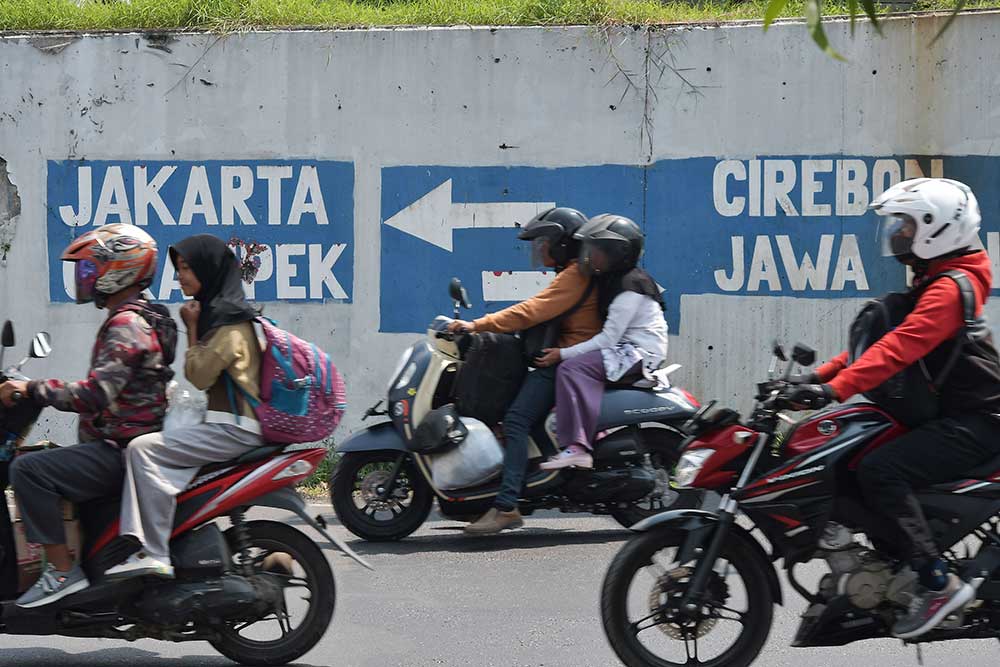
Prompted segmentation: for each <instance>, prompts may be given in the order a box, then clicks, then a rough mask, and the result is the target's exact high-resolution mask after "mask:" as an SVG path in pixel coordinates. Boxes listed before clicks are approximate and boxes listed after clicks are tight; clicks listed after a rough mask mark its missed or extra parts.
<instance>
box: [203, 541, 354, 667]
mask: <svg viewBox="0 0 1000 667" xmlns="http://www.w3.org/2000/svg"><path fill="white" fill-rule="evenodd" d="M244 529H245V530H246V531H247V532H246V534H247V537H248V543H249V546H250V547H251V548H259V549H262V550H266V551H268V552H270V553H272V554H274V553H277V554H288V555H289V556H291V558H292V560H294V561H295V562H296V563H297V564H298V566H299V567H301V568H302V570H303V572H304V573H305V576H304V577H302V579H304V580H306V581H307V582H309V584H310V586H309V593H310V598H309V611H308V612H306V615H305V617H304V618H303V620H302V623H300V624H299V625H298V626H297V627H295V628H290V629H289V631H288V632H287V634H283V636H282V637H281V638H279V639H277V640H264V641H261V640H254V639H250V638H248V637H244V636H242V635H241V634H240V633H239V631H238V630H237V629H235V628H232V627H230V626H226V628H225V629H222V630H220V631H219V638H218V639H216V640H213V641H212V642H211V644H212V646H213V647H214V648H215V650H217V651H218V652H219V653H221V654H222V655H224V656H226V657H227V658H229V659H230V660H232V661H234V662H237V663H239V664H241V665H266V666H272V665H286V664H288V663H290V662H293V661H295V660H297V659H298V658H300V657H301V656H303V655H305V654H306V653H307V652H308V651H310V650H311V649H312V648H313V647H314V646H315V645H316V643H317V642H319V640H320V639H322V637H323V635H324V634H325V633H326V630H327V628H329V627H330V621H331V620H333V610H334V606H335V604H336V598H337V591H336V586H335V584H334V580H333V570H332V569H331V568H330V563H329V562H328V561H327V559H326V556H325V555H324V554H323V551H322V550H321V549H320V548H319V547H318V546H317V545H316V543H315V542H313V541H312V540H311V539H309V537H308V536H306V535H305V534H303V533H302V532H301V531H299V530H296V529H295V528H292V527H291V526H288V525H285V524H283V523H278V522H276V521H249V522H247V523H245V524H244ZM236 531H237V528H235V527H234V528H230V529H229V530H227V531H226V532H225V537H226V540H227V542H228V543H229V545H230V548H231V549H233V550H234V556H235V555H236V548H237V546H236V545H237V537H236V536H237V532H236ZM286 595H287V593H286ZM257 623H275V621H274V620H260V621H257ZM249 627H253V626H252V625H251V626H249ZM282 632H283V633H284V627H282Z"/></svg>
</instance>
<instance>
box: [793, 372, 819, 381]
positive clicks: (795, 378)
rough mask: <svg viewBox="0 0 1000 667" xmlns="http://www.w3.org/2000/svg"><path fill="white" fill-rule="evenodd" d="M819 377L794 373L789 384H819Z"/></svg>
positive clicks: (812, 374)
mask: <svg viewBox="0 0 1000 667" xmlns="http://www.w3.org/2000/svg"><path fill="white" fill-rule="evenodd" d="M818 383H819V377H818V376H817V375H816V374H815V373H811V372H810V373H792V375H791V377H789V378H788V384H818Z"/></svg>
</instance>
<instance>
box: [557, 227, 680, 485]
mask: <svg viewBox="0 0 1000 667" xmlns="http://www.w3.org/2000/svg"><path fill="white" fill-rule="evenodd" d="M574 238H576V239H578V240H579V241H580V242H581V245H580V269H581V271H582V272H583V273H584V274H587V275H595V276H597V277H598V310H599V312H600V314H601V317H603V318H604V328H603V329H602V330H601V332H600V333H599V334H597V335H596V336H594V337H593V338H591V339H590V340H586V341H583V342H582V343H577V344H576V345H572V346H570V347H564V348H553V349H550V350H546V351H545V355H544V356H543V357H542V358H541V360H540V361H539V362H538V364H539V365H552V364H557V363H558V364H560V365H559V370H558V371H557V373H556V436H557V439H558V440H559V444H560V445H562V446H563V447H564V448H565V449H563V450H562V451H561V452H559V454H557V455H556V456H554V457H552V458H551V459H549V460H548V461H546V462H545V463H542V464H541V465H540V466H539V468H541V469H542V470H556V469H558V468H566V467H570V466H573V467H578V468H592V467H593V465H594V461H593V458H592V456H591V454H590V450H591V449H592V444H593V440H594V436H595V431H596V429H597V419H598V417H599V416H600V413H601V400H602V399H603V397H604V388H605V385H606V384H608V383H611V384H614V385H618V386H637V387H652V386H655V385H656V378H655V377H654V376H653V372H654V371H656V370H657V369H658V368H659V367H660V366H661V365H662V364H663V361H664V360H665V359H666V357H667V323H666V321H665V320H664V319H663V311H664V304H663V299H662V298H661V297H660V290H659V289H658V288H657V285H656V281H654V280H653V278H652V277H651V276H650V275H649V274H648V273H646V272H645V271H643V270H642V269H640V268H638V266H636V265H637V264H638V263H639V258H640V257H642V251H643V247H644V245H645V237H644V236H643V233H642V230H641V229H639V226H638V225H636V224H635V222H633V221H632V220H629V219H628V218H626V217H624V216H620V215H609V214H604V215H599V216H596V217H594V218H591V220H590V222H588V223H587V224H586V225H584V226H583V227H582V228H580V230H579V231H578V232H577V233H576V234H575V237H574ZM560 362H561V363H560Z"/></svg>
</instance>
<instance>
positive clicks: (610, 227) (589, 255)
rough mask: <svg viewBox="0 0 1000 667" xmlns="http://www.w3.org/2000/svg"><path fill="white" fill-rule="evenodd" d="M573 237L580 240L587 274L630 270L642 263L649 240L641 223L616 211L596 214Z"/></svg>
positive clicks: (582, 269)
mask: <svg viewBox="0 0 1000 667" xmlns="http://www.w3.org/2000/svg"><path fill="white" fill-rule="evenodd" d="M573 238H575V239H576V240H578V241H579V242H580V246H581V247H580V270H581V271H583V272H584V273H586V274H600V273H624V272H626V271H629V270H631V269H633V268H635V266H636V264H638V263H639V258H640V257H642V250H643V247H644V246H645V244H646V237H645V235H644V234H643V233H642V230H641V229H639V225H637V224H635V222H633V221H632V220H630V219H629V218H626V217H625V216H623V215H615V214H613V213H602V214H601V215H598V216H594V217H593V218H591V219H590V222H588V223H587V224H586V225H584V226H583V227H581V228H580V230H579V231H578V232H576V234H574V235H573Z"/></svg>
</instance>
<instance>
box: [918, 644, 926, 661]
mask: <svg viewBox="0 0 1000 667" xmlns="http://www.w3.org/2000/svg"><path fill="white" fill-rule="evenodd" d="M917 664H918V665H920V667H923V665H924V647H923V646H922V645H920V644H917Z"/></svg>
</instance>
